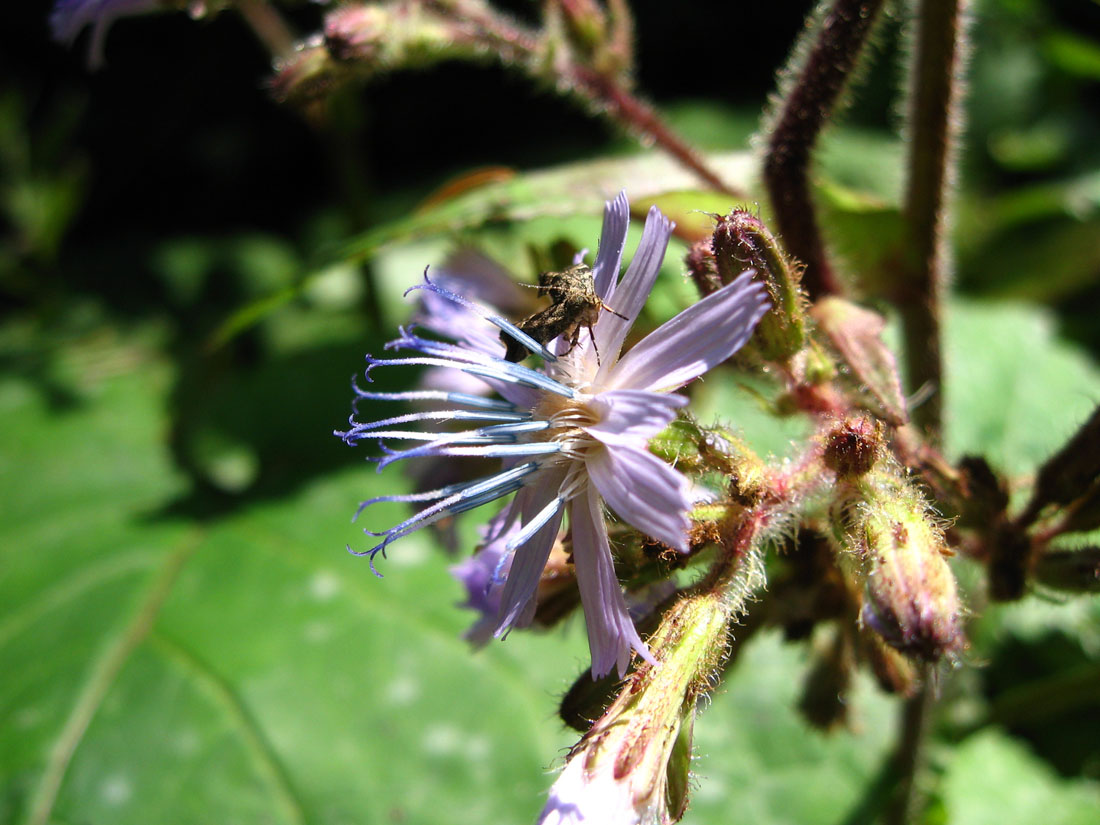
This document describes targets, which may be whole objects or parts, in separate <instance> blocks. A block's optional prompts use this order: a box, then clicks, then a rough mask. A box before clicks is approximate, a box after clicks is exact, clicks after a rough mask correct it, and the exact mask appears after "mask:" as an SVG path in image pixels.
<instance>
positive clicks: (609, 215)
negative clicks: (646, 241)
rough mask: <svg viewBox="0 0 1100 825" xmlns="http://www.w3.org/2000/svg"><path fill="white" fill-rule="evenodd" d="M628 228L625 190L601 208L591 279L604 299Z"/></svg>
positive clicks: (620, 258) (611, 285) (619, 261)
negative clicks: (598, 239)
mask: <svg viewBox="0 0 1100 825" xmlns="http://www.w3.org/2000/svg"><path fill="white" fill-rule="evenodd" d="M629 229H630V203H629V202H628V201H627V199H626V192H620V193H619V194H618V196H617V197H616V198H615V200H613V201H608V202H607V203H605V204H604V208H603V229H602V230H601V231H600V246H599V249H597V250H596V263H595V264H594V265H593V267H592V280H593V282H594V285H595V288H596V294H597V295H599V296H600V298H603V299H606V298H607V296H608V294H609V293H610V292H611V290H613V289H614V288H615V281H616V280H617V279H618V277H619V266H620V265H621V264H622V262H623V249H624V248H625V247H626V233H627V231H628V230H629ZM576 263H580V261H576Z"/></svg>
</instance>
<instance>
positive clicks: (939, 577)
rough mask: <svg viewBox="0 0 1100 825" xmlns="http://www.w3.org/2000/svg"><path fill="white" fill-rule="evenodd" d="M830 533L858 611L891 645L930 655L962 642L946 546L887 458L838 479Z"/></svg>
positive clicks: (947, 652) (953, 650)
mask: <svg viewBox="0 0 1100 825" xmlns="http://www.w3.org/2000/svg"><path fill="white" fill-rule="evenodd" d="M830 513H831V517H832V520H833V527H834V535H836V536H837V537H838V538H839V540H840V543H841V545H842V547H843V548H844V549H845V550H846V551H847V553H848V558H851V559H853V561H854V565H853V566H854V568H855V569H854V571H853V572H854V573H855V575H856V576H857V578H858V579H860V580H861V581H862V582H863V585H864V601H863V608H862V610H861V612H860V618H861V620H862V622H863V623H864V625H865V626H866V627H869V628H870V629H871V630H873V631H874V632H875V633H877V634H878V635H879V636H880V637H882V639H883V640H884V641H885V642H886V643H887V644H888V645H890V646H891V647H893V648H894V649H896V650H898V651H900V652H902V653H904V654H906V655H907V656H910V657H912V658H917V659H922V660H924V661H929V662H934V661H937V660H939V659H940V658H941V657H943V656H947V657H949V658H950V657H954V656H955V655H957V654H958V652H959V651H960V650H961V649H962V648H963V646H964V644H965V642H964V639H963V635H962V628H961V622H960V614H961V607H960V604H959V597H958V592H957V588H956V585H955V578H954V576H953V575H952V573H951V568H950V567H948V565H947V561H946V560H945V558H944V557H945V556H946V555H948V553H949V551H948V549H947V547H946V545H945V544H944V540H943V535H942V533H941V531H940V529H939V528H938V527H937V526H936V525H935V523H934V522H933V521H932V519H931V517H930V514H929V512H928V508H927V505H926V504H925V502H924V500H923V499H922V498H921V496H920V495H919V493H917V491H916V490H914V489H913V488H912V487H911V486H910V484H909V482H908V481H907V480H906V479H904V478H903V477H901V476H900V471H899V470H898V469H897V468H896V467H894V466H892V465H889V464H886V466H882V467H879V468H877V469H875V470H874V471H872V472H870V473H868V474H867V475H865V476H862V477H860V478H859V480H858V481H853V482H846V483H842V484H839V485H838V486H837V489H836V492H835V498H834V502H833V505H832V507H831V509H830Z"/></svg>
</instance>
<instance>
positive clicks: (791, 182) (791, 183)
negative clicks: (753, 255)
mask: <svg viewBox="0 0 1100 825" xmlns="http://www.w3.org/2000/svg"><path fill="white" fill-rule="evenodd" d="M881 8H882V0H836V2H834V3H833V4H832V7H831V8H829V9H828V11H827V12H826V13H825V15H824V16H823V17H822V18H821V22H820V25H818V26H817V28H816V31H815V33H814V35H813V37H814V39H813V42H812V43H810V45H809V51H808V52H807V53H806V57H805V60H804V62H803V63H802V64H801V68H799V69H798V70H797V71H796V72H795V73H794V79H793V82H792V83H791V85H790V87H789V89H788V90H787V91H786V92H785V94H784V97H783V99H782V101H781V104H780V107H779V110H778V112H777V116H776V118H775V120H774V121H773V125H772V129H771V134H770V135H769V136H768V141H767V156H766V157H765V159H764V182H765V184H766V185H767V187H768V195H769V197H770V198H771V203H772V208H773V209H774V210H775V216H776V219H777V222H778V224H779V232H780V234H781V235H782V237H783V243H784V245H785V246H786V248H787V250H788V251H789V252H791V254H793V255H794V256H795V257H796V258H798V259H799V260H800V261H802V263H803V264H805V266H806V272H805V274H804V275H803V280H802V283H803V286H804V287H805V288H806V291H807V292H808V293H809V296H810V298H811V299H817V298H820V297H821V296H823V295H827V294H830V293H840V292H842V291H843V290H842V288H841V284H840V281H839V280H838V278H837V276H836V273H835V272H834V271H833V269H832V267H831V266H830V265H829V261H828V259H827V257H826V254H825V244H824V243H823V241H822V238H821V231H820V229H819V228H818V225H817V218H816V217H815V215H814V206H813V201H812V200H811V198H810V175H809V171H810V155H811V152H812V151H813V148H814V144H815V143H816V142H817V138H818V135H820V134H821V130H822V128H823V127H824V126H825V123H826V121H827V120H828V118H829V116H830V115H831V114H833V112H834V109H835V108H836V105H837V101H838V99H839V98H840V94H841V92H842V91H843V90H844V87H845V85H846V84H847V82H848V79H849V77H850V76H851V73H852V70H853V69H854V68H855V66H856V63H857V61H858V59H859V56H860V53H861V52H862V51H863V46H864V44H865V43H866V42H867V39H868V36H869V35H870V33H871V29H872V28H873V26H874V23H875V20H876V18H877V17H878V13H879V10H880V9H881ZM801 52H802V49H797V50H796V57H795V59H796V60H797V59H798V58H799V56H800V55H801Z"/></svg>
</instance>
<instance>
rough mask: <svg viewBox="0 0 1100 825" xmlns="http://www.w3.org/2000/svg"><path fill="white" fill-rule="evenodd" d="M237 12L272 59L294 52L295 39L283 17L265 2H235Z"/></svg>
mask: <svg viewBox="0 0 1100 825" xmlns="http://www.w3.org/2000/svg"><path fill="white" fill-rule="evenodd" d="M237 11H238V12H240V14H241V17H243V18H244V20H245V22H246V23H247V24H248V25H249V28H251V29H252V32H253V33H254V34H255V35H256V39H257V40H259V41H260V42H261V43H262V44H263V45H264V48H266V49H267V51H268V52H269V53H270V54H271V57H272V58H273V59H278V58H281V57H288V56H290V55H291V54H292V53H293V52H294V46H295V43H296V42H297V38H296V37H295V36H294V32H293V31H291V29H290V26H288V25H287V23H286V21H285V20H284V19H283V16H282V15H281V14H279V12H278V11H277V10H275V9H273V8H272V7H271V5H270V4H268V2H267V0H237Z"/></svg>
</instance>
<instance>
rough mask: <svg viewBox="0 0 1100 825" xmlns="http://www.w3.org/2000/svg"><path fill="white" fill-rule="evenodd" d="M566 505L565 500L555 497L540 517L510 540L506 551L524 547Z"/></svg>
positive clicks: (505, 547)
mask: <svg viewBox="0 0 1100 825" xmlns="http://www.w3.org/2000/svg"><path fill="white" fill-rule="evenodd" d="M564 504H565V499H563V498H562V497H561V496H557V497H555V498H554V500H553V501H551V502H550V503H549V504H547V505H546V506H545V507H543V508H542V509H541V510H540V511H539V513H538V515H536V516H535V517H534V518H533V519H531V521H529V522H527V524H525V525H523V529H522V530H520V531H519V532H518V533H516V535H514V536H512V538H510V539H508V541H507V543H506V544H505V545H504V549H505V550H507V551H508V552H513V551H514V550H516V548H518V547H522V546H523V545H524V544H526V543H527V542H528V541H530V540H531V537H532V536H534V535H535V533H537V532H538V531H539V530H541V529H542V528H543V527H545V526H546V523H547V522H548V521H550V519H552V518H553V517H554V516H556V515H557V514H558V513H559V512H561V508H562V506H563V505H564Z"/></svg>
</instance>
